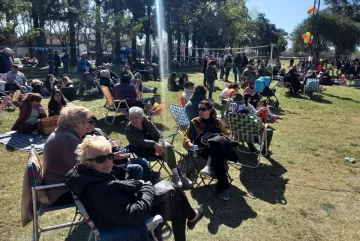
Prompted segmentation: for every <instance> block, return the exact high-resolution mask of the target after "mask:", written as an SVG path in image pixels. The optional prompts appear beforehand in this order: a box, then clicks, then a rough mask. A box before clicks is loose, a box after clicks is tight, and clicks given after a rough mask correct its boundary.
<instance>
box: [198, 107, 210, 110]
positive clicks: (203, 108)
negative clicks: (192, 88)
mask: <svg viewBox="0 0 360 241" xmlns="http://www.w3.org/2000/svg"><path fill="white" fill-rule="evenodd" d="M198 110H199V111H207V110H208V109H207V108H205V107H202V108H198Z"/></svg>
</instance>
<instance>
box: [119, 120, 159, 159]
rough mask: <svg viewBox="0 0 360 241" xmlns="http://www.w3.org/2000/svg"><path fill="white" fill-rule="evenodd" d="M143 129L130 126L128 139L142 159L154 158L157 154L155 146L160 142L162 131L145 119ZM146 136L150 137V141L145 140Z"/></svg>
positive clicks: (127, 134) (127, 130) (126, 130)
mask: <svg viewBox="0 0 360 241" xmlns="http://www.w3.org/2000/svg"><path fill="white" fill-rule="evenodd" d="M142 127H143V129H142V130H140V129H138V128H136V127H134V126H133V125H131V124H128V125H127V127H126V129H125V132H126V138H127V140H128V141H129V143H130V144H131V145H132V146H133V147H135V149H136V154H137V155H138V156H140V157H149V156H153V155H154V153H155V148H154V145H155V143H157V142H159V140H160V137H161V134H160V131H159V130H158V129H157V128H156V126H155V125H154V124H153V123H152V122H151V121H149V120H148V119H146V118H144V120H143V122H142ZM145 134H148V136H150V138H149V139H145Z"/></svg>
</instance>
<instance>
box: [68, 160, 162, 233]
mask: <svg viewBox="0 0 360 241" xmlns="http://www.w3.org/2000/svg"><path fill="white" fill-rule="evenodd" d="M121 175H122V174H121ZM118 176H119V171H118V170H117V169H116V167H114V169H113V171H112V172H111V174H103V173H100V172H97V171H95V170H92V169H89V168H86V167H85V166H83V165H81V164H80V165H77V166H75V167H74V168H73V169H72V170H70V171H69V172H68V173H67V174H66V181H65V182H66V185H67V186H68V188H69V189H70V191H72V192H73V193H74V194H77V195H78V196H79V198H80V200H81V202H82V203H83V205H84V207H85V209H86V211H87V212H88V213H89V216H90V217H91V219H92V220H93V222H94V223H95V225H96V226H97V228H98V229H99V230H100V233H102V232H105V233H106V232H107V233H108V232H110V231H111V230H120V229H121V228H131V227H137V226H141V225H143V224H144V222H145V221H146V220H147V219H148V218H149V216H150V211H151V209H152V207H153V202H154V198H155V190H154V187H153V186H150V185H143V184H142V183H141V182H140V181H135V180H119V179H118V178H117V177H118ZM121 178H122V177H121ZM145 235H146V232H145ZM133 240H139V239H133Z"/></svg>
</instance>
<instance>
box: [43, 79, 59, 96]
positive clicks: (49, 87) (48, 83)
mask: <svg viewBox="0 0 360 241" xmlns="http://www.w3.org/2000/svg"><path fill="white" fill-rule="evenodd" d="M58 85H60V82H59V81H57V79H56V78H55V77H54V75H52V74H49V75H48V76H47V78H46V80H45V82H44V87H43V89H42V94H43V96H50V95H51V93H52V92H53V90H54V89H56V88H57V86H58Z"/></svg>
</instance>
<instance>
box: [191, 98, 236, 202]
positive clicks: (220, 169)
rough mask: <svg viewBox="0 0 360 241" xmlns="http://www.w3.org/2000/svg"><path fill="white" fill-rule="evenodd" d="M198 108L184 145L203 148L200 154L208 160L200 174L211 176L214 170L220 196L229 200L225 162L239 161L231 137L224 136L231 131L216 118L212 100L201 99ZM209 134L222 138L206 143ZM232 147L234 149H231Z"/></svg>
mask: <svg viewBox="0 0 360 241" xmlns="http://www.w3.org/2000/svg"><path fill="white" fill-rule="evenodd" d="M198 109H199V117H196V118H194V119H192V120H191V123H190V126H188V128H187V129H186V133H185V136H184V145H185V146H186V147H188V148H190V149H192V148H193V147H194V144H195V145H198V146H199V147H200V148H202V149H201V151H200V153H199V154H200V155H201V156H202V157H204V158H205V159H207V160H208V161H207V164H206V166H205V167H204V168H203V169H202V170H201V171H200V174H202V175H205V176H210V177H211V172H212V171H214V173H215V176H216V178H217V180H218V182H217V190H218V191H219V193H220V198H221V199H222V200H226V201H227V200H229V188H230V184H229V181H228V179H227V175H226V169H225V162H226V159H228V160H232V161H237V155H236V152H235V150H233V148H232V144H231V142H230V139H228V138H223V137H224V136H229V135H230V132H229V131H227V130H226V129H225V127H224V125H223V123H222V122H221V120H220V119H218V118H216V112H215V109H214V107H213V105H212V103H211V102H209V101H207V100H203V101H201V102H200V104H199V105H198ZM208 134H215V135H217V138H221V139H217V141H210V140H208V142H207V143H205V144H204V142H203V137H205V136H206V135H208ZM212 139H215V138H212ZM212 139H211V140H212ZM210 146H211V148H210ZM225 147H226V148H225ZM227 147H230V148H229V149H228V148H227ZM230 149H231V150H233V151H229V150H230Z"/></svg>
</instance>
